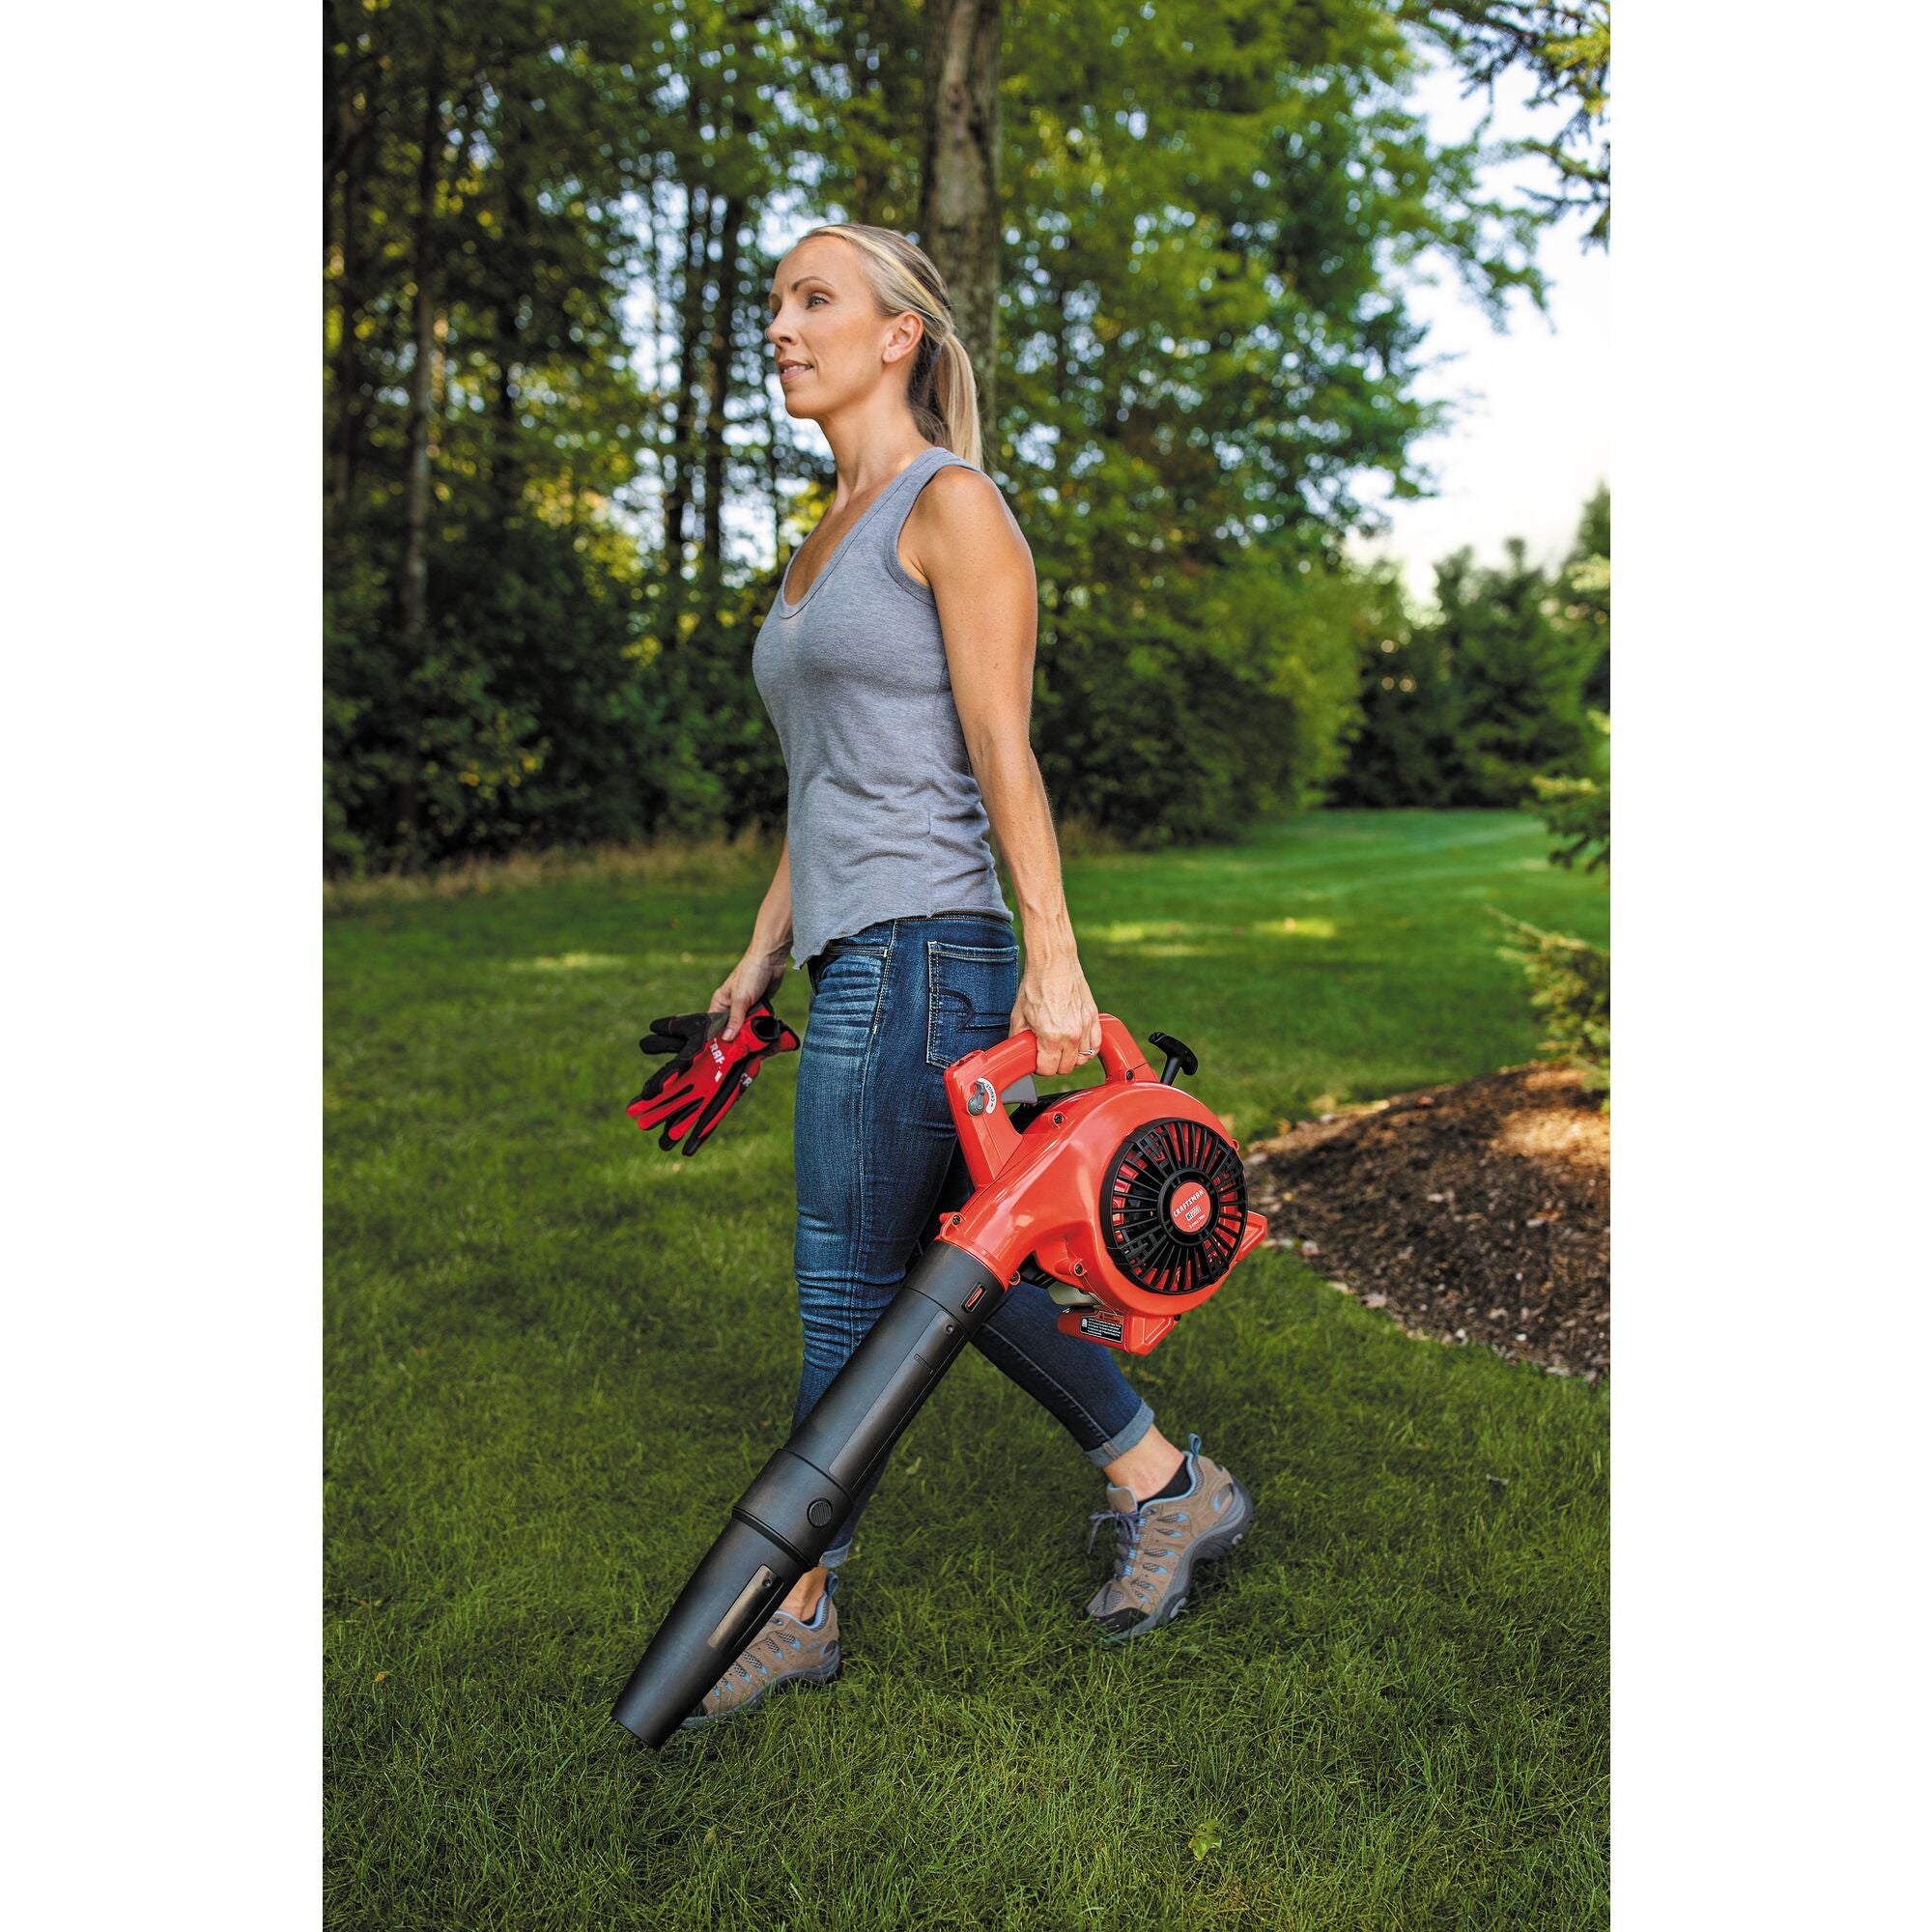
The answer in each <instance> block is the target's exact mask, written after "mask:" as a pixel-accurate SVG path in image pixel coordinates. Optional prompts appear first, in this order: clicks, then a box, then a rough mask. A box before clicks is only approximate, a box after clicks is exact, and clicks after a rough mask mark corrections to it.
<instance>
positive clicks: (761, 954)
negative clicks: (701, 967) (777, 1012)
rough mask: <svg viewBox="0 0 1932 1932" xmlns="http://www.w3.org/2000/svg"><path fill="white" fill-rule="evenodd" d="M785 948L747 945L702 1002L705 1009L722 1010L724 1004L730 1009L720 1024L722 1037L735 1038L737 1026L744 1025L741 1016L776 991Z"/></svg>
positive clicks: (780, 976) (782, 977) (783, 964)
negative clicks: (728, 974)
mask: <svg viewBox="0 0 1932 1932" xmlns="http://www.w3.org/2000/svg"><path fill="white" fill-rule="evenodd" d="M784 970H785V948H783V947H782V946H780V947H776V948H774V949H773V950H772V951H771V952H766V951H765V950H764V949H763V948H762V947H756V946H753V947H748V948H747V949H746V952H745V956H744V958H742V959H741V960H739V961H738V963H737V965H736V966H734V967H733V968H732V969H731V973H730V976H729V978H727V979H726V980H725V981H724V983H723V984H722V985H720V986H719V988H718V990H717V991H716V992H715V993H713V994H712V996H711V998H710V1000H709V1001H708V1002H706V1005H705V1011H707V1012H712V1013H716V1012H722V1011H723V1010H724V1009H725V1008H726V1007H728V1008H729V1009H731V1017H730V1018H729V1019H728V1020H726V1021H725V1038H726V1039H735V1038H736V1037H737V1036H738V1029H739V1028H740V1027H742V1026H743V1025H744V1024H745V1015H746V1014H747V1013H748V1012H750V1011H751V1010H752V1009H753V1007H755V1006H756V1005H757V1004H758V1002H759V1001H760V1000H766V999H769V998H770V997H771V996H772V994H774V993H775V992H777V991H778V989H779V985H780V983H781V981H782V980H783V979H784Z"/></svg>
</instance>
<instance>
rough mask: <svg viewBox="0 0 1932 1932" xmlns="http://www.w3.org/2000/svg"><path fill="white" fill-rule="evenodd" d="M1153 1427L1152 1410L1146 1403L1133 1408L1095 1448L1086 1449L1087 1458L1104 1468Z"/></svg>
mask: <svg viewBox="0 0 1932 1932" xmlns="http://www.w3.org/2000/svg"><path fill="white" fill-rule="evenodd" d="M1152 1427H1153V1410H1152V1409H1151V1408H1150V1407H1149V1406H1147V1404H1146V1403H1142V1404H1141V1406H1139V1407H1138V1408H1137V1409H1135V1410H1134V1412H1133V1414H1132V1415H1130V1416H1129V1417H1128V1418H1127V1420H1126V1422H1125V1423H1124V1424H1123V1425H1122V1427H1121V1428H1119V1429H1117V1430H1115V1431H1114V1433H1113V1435H1110V1436H1108V1438H1107V1439H1106V1441H1104V1442H1103V1443H1101V1444H1100V1446H1099V1447H1098V1448H1097V1449H1090V1450H1088V1451H1087V1460H1088V1462H1090V1463H1093V1465H1094V1467H1095V1468H1096V1469H1104V1468H1105V1467H1106V1466H1107V1464H1108V1463H1111V1462H1113V1461H1114V1460H1115V1458H1116V1457H1120V1456H1124V1455H1125V1454H1126V1453H1127V1451H1128V1450H1129V1449H1131V1448H1132V1447H1133V1446H1134V1444H1135V1443H1136V1442H1138V1441H1139V1440H1140V1439H1141V1437H1142V1436H1143V1435H1146V1434H1147V1433H1148V1431H1149V1430H1150V1429H1151V1428H1152Z"/></svg>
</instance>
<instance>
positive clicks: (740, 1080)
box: [684, 1060, 758, 1154]
mask: <svg viewBox="0 0 1932 1932" xmlns="http://www.w3.org/2000/svg"><path fill="white" fill-rule="evenodd" d="M757 1077H758V1063H757V1062H756V1061H755V1060H753V1061H749V1062H747V1064H746V1065H745V1066H744V1068H743V1070H742V1071H740V1072H738V1073H735V1074H733V1075H732V1077H731V1078H730V1079H728V1080H726V1081H725V1084H724V1086H722V1087H721V1088H720V1089H719V1090H718V1092H717V1093H716V1094H714V1095H713V1096H712V1099H711V1101H710V1103H709V1104H708V1105H707V1106H706V1107H705V1109H704V1111H703V1112H702V1113H701V1114H699V1115H698V1117H697V1124H696V1126H694V1127H693V1128H692V1130H691V1132H690V1133H688V1134H687V1135H686V1136H685V1140H684V1151H685V1152H686V1153H687V1154H694V1153H696V1151H697V1150H698V1149H699V1148H701V1147H702V1146H703V1145H704V1143H705V1142H706V1141H708V1140H709V1139H710V1138H711V1136H712V1135H713V1134H714V1133H716V1132H717V1131H718V1123H719V1122H721V1121H722V1120H724V1118H725V1115H726V1114H728V1113H729V1112H730V1111H731V1109H732V1108H733V1107H735V1106H736V1105H737V1104H738V1100H739V1097H740V1096H741V1095H742V1094H744V1092H745V1090H746V1088H748V1087H749V1086H750V1085H751V1084H752V1082H753V1080H755V1079H756V1078H757Z"/></svg>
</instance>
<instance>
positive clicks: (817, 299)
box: [805, 295, 830, 308]
mask: <svg viewBox="0 0 1932 1932" xmlns="http://www.w3.org/2000/svg"><path fill="white" fill-rule="evenodd" d="M829 299H830V298H829V297H827V296H821V295H810V296H807V297H806V298H805V305H806V307H807V308H810V306H811V305H812V303H813V302H822V301H827V300H829Z"/></svg>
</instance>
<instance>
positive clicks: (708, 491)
mask: <svg viewBox="0 0 1932 1932" xmlns="http://www.w3.org/2000/svg"><path fill="white" fill-rule="evenodd" d="M744 219H745V198H744V196H743V195H739V194H734V195H731V196H730V197H729V198H728V199H727V200H726V201H725V236H724V254H723V256H722V258H721V259H720V261H719V264H718V304H717V306H716V307H715V308H714V309H713V310H712V312H711V396H710V412H709V418H708V420H707V422H706V424H705V433H704V549H703V552H702V567H703V569H705V570H706V571H708V572H710V574H711V575H712V576H713V577H714V578H716V577H718V576H720V575H722V572H723V567H724V561H725V421H726V416H725V408H726V405H727V404H728V403H729V402H730V399H731V362H732V358H733V355H734V352H735V351H736V348H737V340H738V274H739V269H740V266H741V260H742V258H741V257H740V255H739V253H738V230H739V228H740V227H741V226H742V225H743V223H744Z"/></svg>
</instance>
